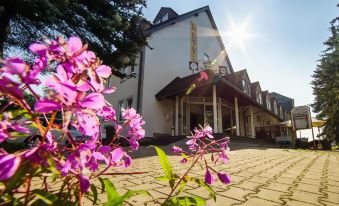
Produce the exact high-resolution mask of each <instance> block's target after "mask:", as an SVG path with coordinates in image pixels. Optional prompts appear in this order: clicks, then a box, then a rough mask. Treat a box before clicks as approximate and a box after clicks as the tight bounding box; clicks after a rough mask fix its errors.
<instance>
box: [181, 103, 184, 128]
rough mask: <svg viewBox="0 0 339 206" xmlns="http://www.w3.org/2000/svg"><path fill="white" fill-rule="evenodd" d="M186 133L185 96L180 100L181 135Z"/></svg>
mask: <svg viewBox="0 0 339 206" xmlns="http://www.w3.org/2000/svg"><path fill="white" fill-rule="evenodd" d="M183 134H184V98H181V100H180V135H183Z"/></svg>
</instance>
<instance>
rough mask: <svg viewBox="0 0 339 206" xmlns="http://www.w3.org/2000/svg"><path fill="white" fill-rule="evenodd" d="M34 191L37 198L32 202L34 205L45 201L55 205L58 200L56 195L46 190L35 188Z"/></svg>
mask: <svg viewBox="0 0 339 206" xmlns="http://www.w3.org/2000/svg"><path fill="white" fill-rule="evenodd" d="M32 193H33V194H34V196H35V197H36V198H37V199H36V200H35V201H34V202H33V203H31V204H32V205H42V204H43V203H44V204H47V205H53V204H54V203H55V202H56V201H57V200H58V197H57V196H56V195H54V194H51V193H49V192H46V191H44V190H33V191H32Z"/></svg>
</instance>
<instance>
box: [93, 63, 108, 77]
mask: <svg viewBox="0 0 339 206" xmlns="http://www.w3.org/2000/svg"><path fill="white" fill-rule="evenodd" d="M95 72H96V73H97V74H98V76H99V77H102V78H108V77H109V76H110V75H111V74H112V69H111V67H109V66H106V65H101V66H99V67H98V68H97V69H96V70H95Z"/></svg>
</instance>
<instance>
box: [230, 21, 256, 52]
mask: <svg viewBox="0 0 339 206" xmlns="http://www.w3.org/2000/svg"><path fill="white" fill-rule="evenodd" d="M249 19H250V18H249V17H247V18H246V19H245V21H244V22H242V23H241V24H236V23H235V22H234V21H233V19H232V18H230V17H229V18H228V20H229V21H228V22H229V31H228V32H223V33H224V34H225V35H226V38H227V40H228V46H229V47H233V46H238V47H240V49H241V50H242V51H243V52H245V50H246V47H245V44H246V42H247V41H248V40H249V39H250V38H252V37H253V36H254V35H253V34H252V33H250V32H249V30H248V24H249Z"/></svg>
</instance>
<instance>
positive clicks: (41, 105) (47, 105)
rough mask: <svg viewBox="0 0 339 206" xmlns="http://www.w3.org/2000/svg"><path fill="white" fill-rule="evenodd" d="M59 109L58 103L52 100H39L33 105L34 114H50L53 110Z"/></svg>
mask: <svg viewBox="0 0 339 206" xmlns="http://www.w3.org/2000/svg"><path fill="white" fill-rule="evenodd" d="M59 109H61V105H60V103H59V102H56V101H52V100H48V99H45V100H39V101H38V102H36V103H35V106H34V110H35V111H36V112H52V111H55V110H59Z"/></svg>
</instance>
